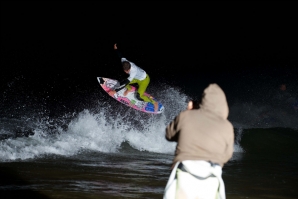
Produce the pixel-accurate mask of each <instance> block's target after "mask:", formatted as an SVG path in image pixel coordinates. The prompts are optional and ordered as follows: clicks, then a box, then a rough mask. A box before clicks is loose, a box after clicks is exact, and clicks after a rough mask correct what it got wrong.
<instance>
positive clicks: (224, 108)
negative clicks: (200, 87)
mask: <svg viewBox="0 0 298 199" xmlns="http://www.w3.org/2000/svg"><path fill="white" fill-rule="evenodd" d="M200 109H202V110H204V111H208V112H211V113H213V114H215V115H217V116H219V117H221V118H223V119H227V118H228V115H229V107H228V103H227V100H226V95H225V93H224V92H223V90H222V89H221V88H220V87H219V86H218V85H217V84H209V86H208V87H207V88H205V90H204V93H203V97H202V102H201V105H200Z"/></svg>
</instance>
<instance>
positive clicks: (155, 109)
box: [153, 102, 158, 112]
mask: <svg viewBox="0 0 298 199" xmlns="http://www.w3.org/2000/svg"><path fill="white" fill-rule="evenodd" d="M153 105H154V112H156V111H158V103H157V102H154V103H153Z"/></svg>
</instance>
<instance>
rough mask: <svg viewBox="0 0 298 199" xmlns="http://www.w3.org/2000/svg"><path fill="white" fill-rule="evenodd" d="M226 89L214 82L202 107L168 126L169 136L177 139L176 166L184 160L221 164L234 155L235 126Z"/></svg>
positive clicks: (170, 138)
mask: <svg viewBox="0 0 298 199" xmlns="http://www.w3.org/2000/svg"><path fill="white" fill-rule="evenodd" d="M228 114H229V108H228V104H227V100H226V96H225V94H224V92H223V90H222V89H221V88H220V87H219V86H218V85H217V84H210V85H209V86H208V87H207V88H206V89H205V90H204V93H203V97H202V102H201V104H200V108H199V109H192V110H185V111H182V112H180V113H179V114H178V115H177V116H176V117H175V119H174V120H173V121H172V122H171V123H170V124H169V125H168V126H167V127H166V139H167V140H169V141H176V142H177V146H176V152H175V158H174V160H173V165H175V164H176V163H177V162H181V161H184V160H205V161H211V162H213V163H217V164H219V165H220V166H221V167H223V166H224V164H225V163H226V162H228V160H229V159H230V158H231V157H232V155H233V150H234V129H233V125H232V124H231V123H230V122H229V121H228V120H227V118H228Z"/></svg>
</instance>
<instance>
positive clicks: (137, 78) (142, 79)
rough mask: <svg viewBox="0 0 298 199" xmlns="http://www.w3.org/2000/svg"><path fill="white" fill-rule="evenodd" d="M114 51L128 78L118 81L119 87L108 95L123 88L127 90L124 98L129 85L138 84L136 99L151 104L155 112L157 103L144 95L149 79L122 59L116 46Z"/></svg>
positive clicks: (140, 70) (129, 88)
mask: <svg viewBox="0 0 298 199" xmlns="http://www.w3.org/2000/svg"><path fill="white" fill-rule="evenodd" d="M114 50H115V51H116V53H117V55H118V56H119V58H120V59H121V62H122V67H123V70H124V72H125V73H126V74H128V75H129V77H128V78H126V79H124V80H122V81H120V86H116V87H115V88H114V89H113V91H110V92H111V93H109V94H110V95H113V92H118V91H120V90H121V89H123V88H127V90H126V91H125V92H124V96H126V95H127V94H128V93H129V92H130V90H131V86H130V84H138V88H137V89H138V90H137V93H136V98H137V99H138V100H141V101H145V102H151V103H153V105H154V111H157V109H158V103H157V102H155V101H153V100H152V99H150V98H149V97H147V96H146V95H144V93H145V91H146V89H147V87H148V84H149V83H150V77H149V76H148V74H147V73H146V72H145V71H144V70H143V69H142V68H140V67H138V66H137V65H136V64H135V63H133V62H131V61H128V60H127V59H126V58H125V57H123V56H122V53H121V52H120V51H119V50H118V47H117V44H114Z"/></svg>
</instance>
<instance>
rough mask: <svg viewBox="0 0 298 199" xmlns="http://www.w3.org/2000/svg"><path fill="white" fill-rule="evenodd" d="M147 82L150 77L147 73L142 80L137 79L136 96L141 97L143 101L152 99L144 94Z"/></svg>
mask: <svg viewBox="0 0 298 199" xmlns="http://www.w3.org/2000/svg"><path fill="white" fill-rule="evenodd" d="M149 83H150V78H149V76H148V75H147V76H146V78H145V79H144V80H142V81H138V84H139V88H138V96H137V97H139V98H141V99H142V100H143V101H145V102H152V100H151V99H150V98H149V97H147V96H146V95H144V93H145V91H146V89H147V87H148V84H149Z"/></svg>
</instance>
